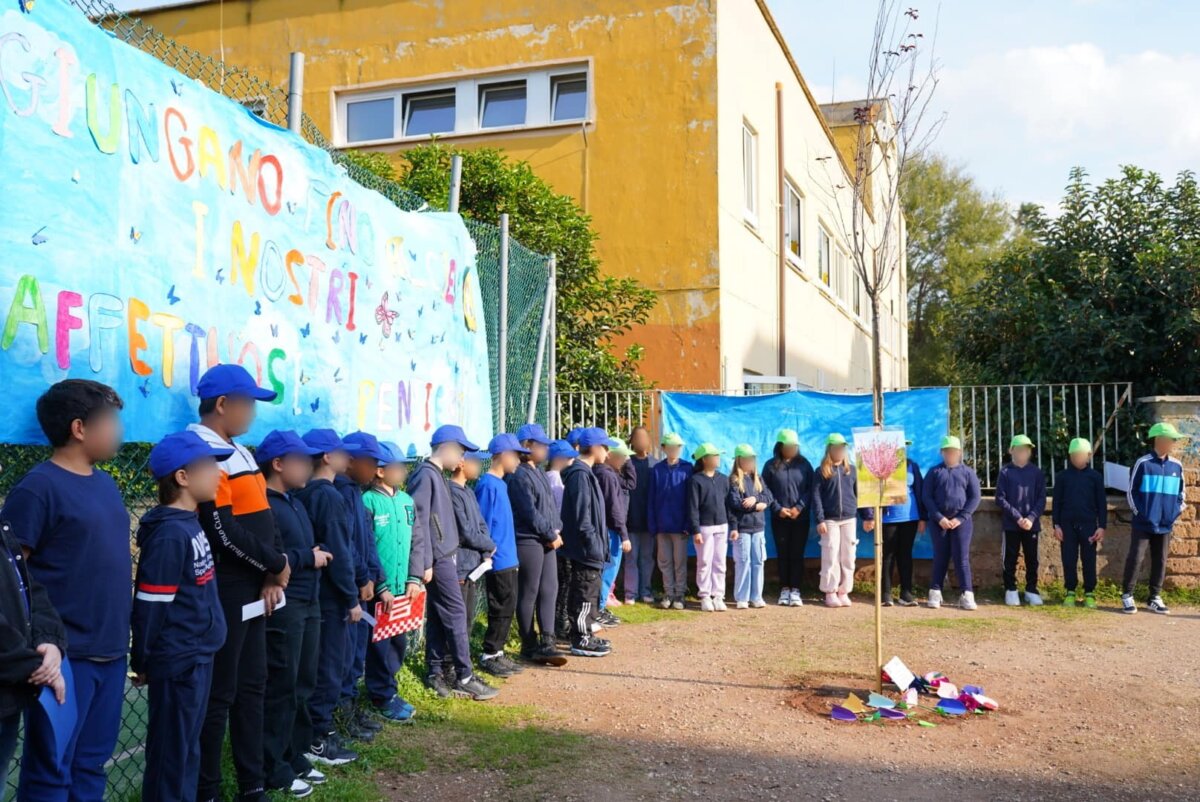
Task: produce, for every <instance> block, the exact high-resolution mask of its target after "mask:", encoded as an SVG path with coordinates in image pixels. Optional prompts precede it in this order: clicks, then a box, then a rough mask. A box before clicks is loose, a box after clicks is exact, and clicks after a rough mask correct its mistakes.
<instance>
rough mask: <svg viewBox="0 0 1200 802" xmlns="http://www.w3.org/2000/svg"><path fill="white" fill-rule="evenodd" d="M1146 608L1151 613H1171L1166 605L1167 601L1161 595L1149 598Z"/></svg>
mask: <svg viewBox="0 0 1200 802" xmlns="http://www.w3.org/2000/svg"><path fill="white" fill-rule="evenodd" d="M1146 609H1148V610H1149V611H1150V612H1152V613H1158V614H1159V615H1170V614H1171V608H1169V607H1167V603H1166V602H1164V601H1163V600H1162V596H1155V597H1154V598H1153V599H1151V600H1150V603H1149V604H1148V605H1146Z"/></svg>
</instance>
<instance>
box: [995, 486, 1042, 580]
mask: <svg viewBox="0 0 1200 802" xmlns="http://www.w3.org/2000/svg"><path fill="white" fill-rule="evenodd" d="M996 505H997V506H998V507H1000V512H1001V513H1002V517H1003V526H1004V589H1005V590H1008V591H1014V590H1016V589H1017V556H1018V553H1019V552H1021V551H1024V552H1025V592H1026V593H1037V576H1038V530H1039V529H1040V528H1041V518H1042V516H1043V515H1045V513H1046V475H1045V474H1044V473H1042V469H1041V468H1039V467H1038V466H1036V465H1034V464H1033V463H1027V464H1025V465H1023V466H1021V467H1017V466H1016V465H1014V464H1012V463H1011V462H1010V463H1008V464H1006V465H1004V466H1003V467H1001V468H1000V477H999V478H998V479H997V480H996ZM1022 518H1028V519H1030V520H1032V521H1033V528H1032V529H1030V530H1029V531H1028V532H1026V531H1025V530H1024V529H1022V528H1021V524H1020V521H1021V519H1022Z"/></svg>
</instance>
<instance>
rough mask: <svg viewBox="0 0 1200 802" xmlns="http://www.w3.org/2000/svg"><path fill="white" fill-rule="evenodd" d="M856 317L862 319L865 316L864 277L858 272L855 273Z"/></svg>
mask: <svg viewBox="0 0 1200 802" xmlns="http://www.w3.org/2000/svg"><path fill="white" fill-rule="evenodd" d="M854 273H855V275H854V316H855V317H857V318H861V317H862V315H863V295H864V294H865V292H864V290H863V280H862V276H860V275H858V271H857V270H855V271H854Z"/></svg>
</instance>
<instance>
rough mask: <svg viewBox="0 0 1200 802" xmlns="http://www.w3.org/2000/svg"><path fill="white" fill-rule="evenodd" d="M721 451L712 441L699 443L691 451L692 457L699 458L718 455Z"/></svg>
mask: <svg viewBox="0 0 1200 802" xmlns="http://www.w3.org/2000/svg"><path fill="white" fill-rule="evenodd" d="M721 453H722V452H721V450H720V449H719V448H717V447H716V446H714V445H713V444H712V443H701V444H700V445H698V446H696V450H695V451H693V452H692V459H696V460H700V459H704V458H705V457H711V456H714V455H718V456H719V455H720V454H721Z"/></svg>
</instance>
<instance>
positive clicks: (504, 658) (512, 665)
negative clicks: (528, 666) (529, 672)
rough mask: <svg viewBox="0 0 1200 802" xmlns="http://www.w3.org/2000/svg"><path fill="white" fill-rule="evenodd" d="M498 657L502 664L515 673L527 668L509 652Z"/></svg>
mask: <svg viewBox="0 0 1200 802" xmlns="http://www.w3.org/2000/svg"><path fill="white" fill-rule="evenodd" d="M496 659H497V660H499V661H500V663H501V665H503V666H504V667H505V668H507V669H508V670H509V671H511V672H512V673H513V674H520V673H521V672H522V671H524V670H525V666H523V665H521V664H520V663H518V662H517V661H516V660H513V659H512V658H511V657H509V656H508V655H507V654H501V655H500V656H499V657H497V658H496Z"/></svg>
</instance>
